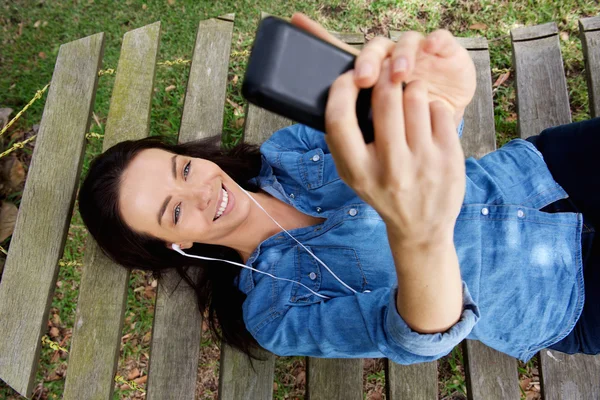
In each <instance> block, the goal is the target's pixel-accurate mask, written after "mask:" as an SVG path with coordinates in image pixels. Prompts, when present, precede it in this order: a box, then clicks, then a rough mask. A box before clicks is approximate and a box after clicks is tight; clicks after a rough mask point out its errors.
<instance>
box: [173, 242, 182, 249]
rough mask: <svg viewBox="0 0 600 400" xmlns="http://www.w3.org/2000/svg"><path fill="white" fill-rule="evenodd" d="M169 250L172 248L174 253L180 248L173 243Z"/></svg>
mask: <svg viewBox="0 0 600 400" xmlns="http://www.w3.org/2000/svg"><path fill="white" fill-rule="evenodd" d="M171 248H172V249H173V250H175V251H179V250H181V247H179V245H178V244H175V243H173V244H172V245H171Z"/></svg>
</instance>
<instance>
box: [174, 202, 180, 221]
mask: <svg viewBox="0 0 600 400" xmlns="http://www.w3.org/2000/svg"><path fill="white" fill-rule="evenodd" d="M180 213H181V203H179V204H177V205H176V206H175V208H174V209H173V222H174V223H175V225H177V222H179V214H180Z"/></svg>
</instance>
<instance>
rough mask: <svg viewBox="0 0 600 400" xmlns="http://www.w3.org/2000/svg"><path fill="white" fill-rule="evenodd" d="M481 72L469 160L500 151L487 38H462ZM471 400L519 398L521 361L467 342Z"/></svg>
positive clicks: (470, 113)
mask: <svg viewBox="0 0 600 400" xmlns="http://www.w3.org/2000/svg"><path fill="white" fill-rule="evenodd" d="M458 42H459V43H460V44H461V45H462V46H463V47H465V48H466V49H467V50H468V51H469V55H470V56H471V58H472V59H473V62H474V64H475V69H476V71H477V89H476V91H475V96H474V97H473V100H472V101H471V104H469V105H468V106H467V109H466V110H465V116H464V118H465V128H464V131H463V137H462V140H461V142H462V144H463V150H464V152H465V156H466V157H475V158H480V157H482V156H484V155H485V154H487V153H489V152H491V151H494V150H495V149H496V130H495V124H494V103H493V99H492V97H493V95H492V77H491V68H490V55H489V51H488V50H487V49H488V44H487V40H486V39H485V38H479V37H478V38H458ZM463 354H464V362H465V375H466V378H467V395H468V397H469V399H485V400H488V399H489V400H492V399H498V400H509V399H519V397H520V391H519V382H518V372H517V362H516V360H515V359H514V358H512V357H509V356H507V355H506V354H503V353H500V352H498V351H496V350H493V349H491V348H489V347H487V346H485V345H484V344H482V343H480V342H477V341H473V340H466V341H464V342H463Z"/></svg>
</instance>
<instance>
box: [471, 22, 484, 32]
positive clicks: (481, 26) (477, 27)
mask: <svg viewBox="0 0 600 400" xmlns="http://www.w3.org/2000/svg"><path fill="white" fill-rule="evenodd" d="M487 27H488V26H487V25H486V24H482V23H476V24H473V25H471V26H469V29H474V30H478V31H483V30H486V29H487Z"/></svg>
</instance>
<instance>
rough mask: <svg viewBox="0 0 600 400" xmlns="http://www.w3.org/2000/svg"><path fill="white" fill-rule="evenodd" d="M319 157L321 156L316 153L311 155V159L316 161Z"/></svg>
mask: <svg viewBox="0 0 600 400" xmlns="http://www.w3.org/2000/svg"><path fill="white" fill-rule="evenodd" d="M320 159H321V157H320V156H319V155H318V154H315V155H314V156H312V160H313V161H315V162H317V161H319V160H320Z"/></svg>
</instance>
